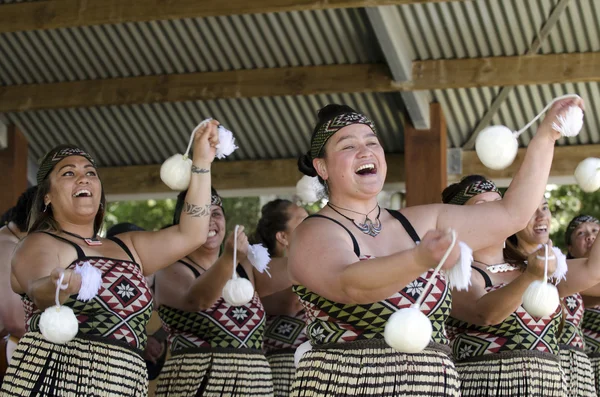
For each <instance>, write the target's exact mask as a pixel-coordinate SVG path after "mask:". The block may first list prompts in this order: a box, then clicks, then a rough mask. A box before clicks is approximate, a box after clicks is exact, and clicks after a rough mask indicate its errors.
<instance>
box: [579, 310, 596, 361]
mask: <svg viewBox="0 0 600 397" xmlns="http://www.w3.org/2000/svg"><path fill="white" fill-rule="evenodd" d="M581 328H582V329H583V336H584V338H585V347H586V349H585V351H586V353H588V354H591V353H600V306H594V307H586V308H585V311H584V313H583V321H582V322H581Z"/></svg>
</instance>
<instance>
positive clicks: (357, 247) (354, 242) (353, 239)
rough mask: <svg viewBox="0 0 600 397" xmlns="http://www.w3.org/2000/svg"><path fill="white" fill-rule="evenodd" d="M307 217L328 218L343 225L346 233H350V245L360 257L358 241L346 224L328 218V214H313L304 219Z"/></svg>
mask: <svg viewBox="0 0 600 397" xmlns="http://www.w3.org/2000/svg"><path fill="white" fill-rule="evenodd" d="M308 218H325V219H329V220H330V221H332V222H335V223H337V224H338V225H340V226H341V227H343V228H344V230H345V231H347V232H348V234H349V235H350V238H351V239H352V245H353V246H354V253H355V254H356V256H357V257H359V258H360V247H359V246H358V241H356V238H355V237H354V235H353V234H352V232H351V231H350V230H348V228H347V227H346V226H344V225H342V224H341V223H340V222H338V221H336V220H335V219H333V218H330V217H328V216H324V215H319V214H315V215H310V216H308V217H307V218H306V219H308Z"/></svg>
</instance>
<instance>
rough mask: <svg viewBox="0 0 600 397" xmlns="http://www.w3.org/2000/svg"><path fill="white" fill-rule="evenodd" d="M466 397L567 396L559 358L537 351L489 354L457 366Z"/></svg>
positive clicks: (462, 389) (463, 393) (463, 394)
mask: <svg viewBox="0 0 600 397" xmlns="http://www.w3.org/2000/svg"><path fill="white" fill-rule="evenodd" d="M456 369H457V370H458V373H459V374H460V382H461V391H462V396H463V397H471V396H472V397H512V396H515V397H516V396H519V397H564V396H567V392H566V390H567V385H566V383H565V379H564V376H563V372H562V369H561V367H560V359H559V357H558V356H557V355H554V354H550V353H542V352H537V351H514V352H505V353H497V354H487V355H485V356H481V357H476V358H473V359H469V360H467V361H462V362H458V363H456Z"/></svg>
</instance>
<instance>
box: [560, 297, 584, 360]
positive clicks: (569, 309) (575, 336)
mask: <svg viewBox="0 0 600 397" xmlns="http://www.w3.org/2000/svg"><path fill="white" fill-rule="evenodd" d="M563 307H564V310H565V325H564V327H563V329H562V333H561V334H560V338H559V339H558V343H559V344H561V345H568V346H570V347H574V348H577V349H581V350H584V349H585V342H584V338H583V332H582V330H581V321H582V319H583V298H582V297H581V295H579V294H575V295H571V296H567V297H566V298H563Z"/></svg>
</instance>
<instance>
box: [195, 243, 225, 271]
mask: <svg viewBox="0 0 600 397" xmlns="http://www.w3.org/2000/svg"><path fill="white" fill-rule="evenodd" d="M187 257H188V258H189V259H191V260H192V261H193V262H194V263H195V264H196V265H198V266H200V267H202V268H203V269H205V270H207V269H210V267H211V266H212V265H214V264H215V262H216V261H217V259H219V248H215V249H212V248H205V247H200V248H198V249H197V250H196V251H194V252H192V253H191V254H189V255H188V256H187Z"/></svg>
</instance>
